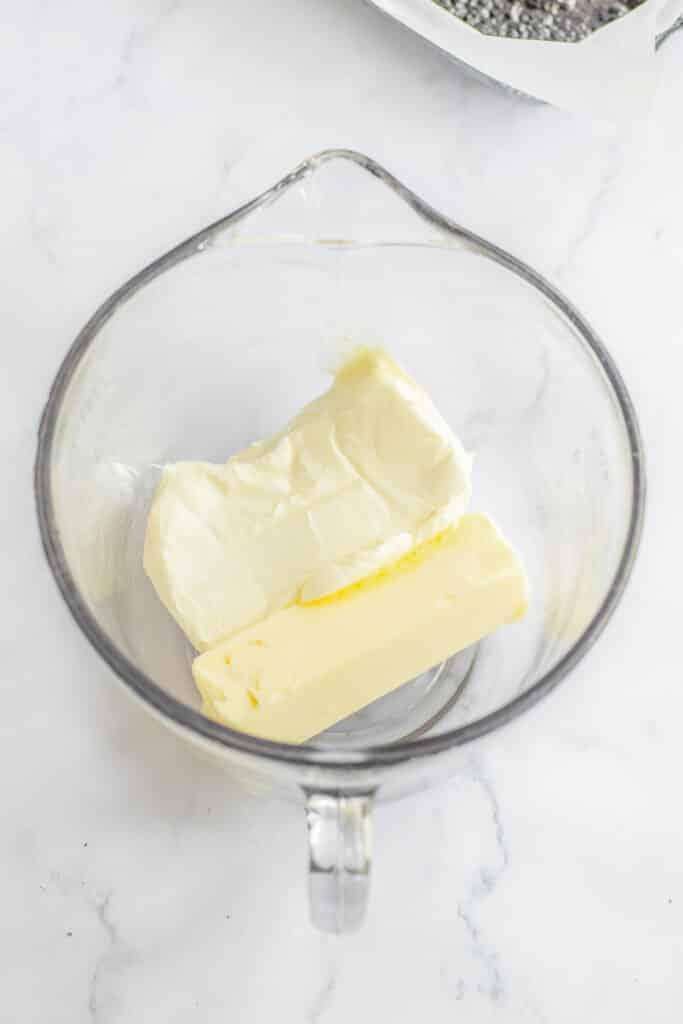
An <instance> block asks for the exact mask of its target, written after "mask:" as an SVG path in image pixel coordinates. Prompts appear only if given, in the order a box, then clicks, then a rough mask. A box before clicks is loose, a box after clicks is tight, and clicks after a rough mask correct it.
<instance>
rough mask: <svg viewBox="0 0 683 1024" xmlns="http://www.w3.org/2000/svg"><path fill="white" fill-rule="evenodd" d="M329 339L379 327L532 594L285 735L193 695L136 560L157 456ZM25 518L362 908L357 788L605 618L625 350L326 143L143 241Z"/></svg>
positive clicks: (485, 720) (70, 579)
mask: <svg viewBox="0 0 683 1024" xmlns="http://www.w3.org/2000/svg"><path fill="white" fill-rule="evenodd" d="M345 339H352V340H353V341H354V342H357V343H365V344H370V345H373V344H384V345H386V346H387V347H388V348H389V349H390V350H391V352H392V353H393V354H394V355H395V356H396V357H397V358H398V359H399V360H400V361H401V362H402V363H403V364H404V365H405V366H406V368H407V369H408V371H409V372H410V373H411V374H413V375H414V376H415V377H416V378H417V380H418V381H419V382H420V384H422V385H423V386H424V388H425V389H426V390H427V392H428V393H429V394H430V395H431V396H432V397H433V399H434V401H435V402H436V405H437V407H438V408H439V409H440V411H441V412H442V414H443V415H444V416H445V417H446V419H447V420H449V422H450V424H451V425H452V427H453V428H454V429H455V431H456V433H457V434H459V435H460V437H461V438H462V440H463V441H464V443H465V445H466V446H467V448H468V449H469V450H471V451H473V452H475V453H476V462H475V469H474V495H475V499H474V503H473V507H474V508H478V509H480V510H482V511H486V512H489V513H490V514H491V515H493V517H494V518H495V519H496V520H497V522H498V523H499V524H500V526H501V527H502V528H503V530H504V531H505V533H506V534H507V535H508V537H510V539H511V540H512V541H513V542H514V544H515V545H516V546H517V547H518V548H519V550H520V551H521V553H522V556H523V558H524V561H525V563H526V565H527V568H528V571H529V575H530V579H531V585H532V601H531V607H530V610H529V613H528V615H527V617H526V619H525V620H524V622H523V623H521V624H518V625H514V626H509V627H504V628H503V629H501V630H500V631H498V632H497V633H495V634H494V635H493V636H491V637H488V638H487V639H486V640H484V641H483V642H482V643H481V644H479V646H478V648H477V649H476V650H469V651H465V652H463V653H462V654H461V655H458V656H457V657H455V658H453V659H451V660H450V661H449V662H447V663H445V664H444V665H441V666H439V667H438V668H437V669H435V670H433V671H431V672H427V673H425V674H424V675H422V676H420V677H419V678H418V679H416V680H414V681H413V682H411V683H408V684H406V685H405V686H404V687H402V688H401V689H399V690H398V691H396V692H395V693H394V694H391V695H390V696H388V697H386V698H384V699H383V700H381V701H378V702H376V703H375V704H373V705H371V706H370V707H369V708H367V709H365V710H364V711H363V712H360V713H359V714H357V715H354V716H353V717H352V718H350V719H347V720H346V721H345V722H342V723H340V724H339V725H338V726H337V727H335V728H334V729H331V730H329V731H328V732H327V733H325V734H324V735H323V736H321V737H319V738H317V739H316V740H314V741H311V742H310V743H307V744H304V745H303V746H291V745H288V744H282V743H272V742H267V741H265V740H261V739H256V738H254V737H251V736H248V735H246V734H244V733H240V732H236V731H234V730H232V729H229V728H227V727H223V726H221V725H219V724H217V723H216V722H213V721H210V720H209V719H207V718H205V717H203V715H202V714H201V713H200V711H199V701H198V697H197V693H196V691H195V688H194V685H193V682H192V677H191V673H190V662H191V657H192V652H191V651H190V649H189V648H188V645H187V643H186V641H185V640H184V638H183V636H182V635H181V633H180V631H179V630H178V628H177V627H176V625H175V623H174V622H173V620H172V619H171V617H170V616H169V615H168V614H167V613H166V611H165V610H164V608H163V607H162V605H161V603H160V602H159V601H158V599H157V597H156V595H155V593H154V592H153V590H152V587H151V584H150V583H149V582H148V580H147V578H146V576H145V575H144V573H143V570H142V542H143V533H144V526H145V519H146V514H147V509H148V507H149V501H150V496H151V493H152V491H153V489H154V486H155V484H156V481H157V479H158V476H159V473H160V470H161V468H162V467H163V465H164V464H165V463H168V462H172V461H175V460H178V459H209V460H216V461H223V460H225V458H227V457H228V456H229V455H230V454H231V453H234V452H236V451H238V450H239V449H242V448H244V447H245V445H247V444H249V443H250V442H252V441H255V440H257V439H259V438H262V437H265V436H267V435H269V434H270V433H272V432H274V431H275V430H277V429H278V428H279V427H281V426H282V425H283V423H284V422H285V421H286V420H287V419H288V418H289V417H290V416H291V415H292V414H293V413H295V412H296V411H297V410H298V409H299V408H300V407H301V406H302V405H303V404H305V403H306V402H308V401H310V399H311V398H312V397H313V396H314V395H316V394H317V393H320V392H321V391H322V390H324V389H325V388H326V387H327V386H328V383H329V377H328V373H327V370H328V368H329V366H330V365H331V364H332V363H333V362H334V359H335V357H336V356H337V355H338V352H339V348H340V347H341V346H342V345H343V343H344V341H345ZM36 494H37V507H38V515H39V520H40V529H41V531H42V538H43V543H44V546H45V550H46V553H47V557H48V560H49V563H50V565H51V567H52V570H53V572H54V575H55V579H56V581H57V584H58V586H59V588H60V590H61V592H62V594H63V596H64V599H65V600H66V602H67V604H68V606H69V608H70V609H71V612H72V614H73V616H74V618H75V620H76V622H77V623H78V625H79V626H80V628H81V629H82V630H83V632H84V633H85V635H86V636H87V638H88V639H89V641H90V642H91V644H92V645H93V646H94V647H95V648H96V650H97V651H98V652H99V653H100V655H101V656H102V658H103V659H104V661H105V662H106V663H107V664H108V665H109V666H110V667H111V669H113V671H114V673H115V675H116V676H118V678H119V679H120V680H121V682H122V683H123V684H124V686H125V687H126V689H127V690H128V692H129V693H130V694H132V695H133V696H134V697H136V698H137V699H138V700H139V701H140V703H141V704H142V705H143V706H144V707H145V708H147V709H148V710H149V711H151V712H153V713H154V714H156V715H157V716H158V717H159V718H160V719H161V720H162V721H163V722H164V723H165V724H166V725H168V726H170V727H171V728H173V729H174V730H175V731H176V732H177V733H178V734H179V735H180V736H182V737H183V738H184V739H187V740H189V741H191V742H192V743H194V744H195V745H198V746H200V747H201V748H202V749H203V750H205V751H208V752H210V753H211V754H213V755H215V756H216V757H218V758H221V759H222V760H223V761H224V762H225V767H226V769H228V770H230V771H231V772H235V773H238V774H240V775H241V776H242V777H243V778H244V779H245V780H246V781H248V782H251V783H256V784H259V785H261V786H263V785H264V784H265V785H267V786H269V787H274V788H277V789H278V790H279V791H280V792H282V793H283V794H284V795H286V796H294V797H295V798H296V799H297V800H300V801H302V803H303V804H304V806H305V808H306V814H307V820H308V834H309V841H310V844H309V845H310V869H311V873H310V892H311V898H312V911H313V920H314V922H315V923H316V924H317V925H318V926H319V927H321V928H325V929H328V930H335V931H339V930H345V929H350V928H352V927H355V926H356V925H358V923H359V922H360V920H361V919H362V915H363V909H364V906H365V901H366V898H367V882H368V872H369V864H370V845H369V844H370V810H371V806H372V803H373V801H376V800H383V799H389V798H393V797H396V796H398V795H401V794H403V793H407V792H410V791H414V790H417V789H419V788H420V787H423V786H426V785H431V784H432V783H433V782H435V781H436V780H437V779H438V778H440V777H443V776H446V775H448V774H449V773H453V772H455V771H457V769H458V764H459V759H460V758H461V757H462V756H463V754H462V748H463V746H464V745H465V744H468V743H471V742H472V741H474V740H476V739H477V738H478V737H481V736H482V735H484V734H485V733H488V732H490V731H491V730H493V729H496V728H498V727H499V726H501V725H503V724H505V723H506V722H508V721H510V720H511V719H512V718H514V717H515V716H516V715H518V714H520V713H521V712H522V711H524V710H525V709H526V708H529V707H531V706H532V705H533V704H534V703H535V702H536V701H537V700H539V699H540V698H541V697H542V696H544V695H545V694H547V693H548V692H549V691H550V690H552V688H553V687H554V686H556V685H557V683H558V682H559V681H560V680H561V679H563V678H564V677H565V676H566V675H567V673H568V672H569V670H570V669H571V668H572V666H574V665H575V664H576V663H577V662H578V660H579V659H580V658H582V657H583V655H584V654H585V653H586V652H587V651H588V649H589V648H590V646H591V644H592V643H593V642H594V641H595V640H596V638H597V637H598V636H599V634H600V632H601V631H602V629H603V628H604V626H605V623H606V622H607V620H608V618H609V616H610V614H611V613H612V611H613V610H614V608H615V606H616V604H617V602H618V600H619V597H620V595H621V593H622V591H623V589H624V586H625V584H626V581H627V579H628V576H629V572H630V569H631V566H632V564H633V560H634V557H635V554H636V549H637V545H638V538H639V534H640V529H641V523H642V516H643V499H644V477H643V468H642V448H641V441H640V437H639V432H638V426H637V423H636V418H635V414H634V411H633V407H632V405H631V402H630V399H629V396H628V394H627V392H626V389H625V387H624V384H623V383H622V380H621V378H620V376H619V373H618V371H617V369H616V367H615V365H614V363H613V362H612V359H611V358H610V356H609V354H608V353H607V352H606V350H605V348H604V346H603V345H602V344H601V342H600V341H599V340H598V338H597V337H596V335H595V333H594V332H593V330H592V329H591V328H590V327H589V325H588V324H587V323H586V322H585V320H584V319H583V318H582V317H581V316H580V314H579V313H578V312H577V311H576V310H575V309H574V308H573V307H572V306H571V305H570V304H569V303H568V302H567V301H566V300H565V299H564V298H563V297H562V295H560V294H559V293H558V292H557V291H556V290H555V289H554V288H553V287H552V286H551V285H550V284H549V283H548V282H547V281H545V280H544V279H543V278H542V277H540V276H539V275H538V274H536V273H535V272H534V271H533V270H531V269H530V268H529V267H527V266H525V265H523V264H522V263H520V262H519V261H518V260H516V259H514V258H513V257H512V256H510V255H508V254H507V253H505V252H503V251H502V250H500V249H498V248H497V247H496V246H494V245H491V244H490V243H488V242H486V241H484V240H483V239H481V238H478V237H477V236H475V235H473V234H472V233H471V232H469V231H466V230H464V229H463V228H461V227H459V226H458V225H456V224H454V223H452V222H451V221H449V220H448V219H447V218H446V217H443V216H442V215H440V214H439V213H437V212H436V211H434V210H433V209H431V208H430V207H429V206H428V205H427V204H426V203H424V202H423V201H422V200H421V199H419V198H418V197H417V196H416V195H415V194H414V193H412V192H410V191H409V190H408V189H407V188H405V187H404V186H403V185H401V184H400V183H399V182H398V181H397V180H396V179H395V178H394V177H392V175H390V174H389V173H387V172H386V171H385V170H383V169H382V168H381V167H379V166H378V165H377V164H376V163H374V162H373V161H372V160H369V159H368V158H366V157H364V156H361V155H359V154H357V153H352V152H346V151H330V152H325V153H321V154H319V155H318V156H315V157H313V158H311V159H310V160H307V161H306V162H305V163H303V164H301V166H300V167H298V168H297V169H296V170H295V171H294V172H293V173H291V174H289V175H288V176H287V177H286V178H284V179H283V180H282V181H280V182H278V184H277V185H275V186H274V187H273V188H271V189H269V190H268V191H267V192H266V193H264V194H263V195H261V196H259V197H258V198H257V199H255V200H254V201H253V202H250V203H247V204H246V205H245V206H243V207H242V208H241V209H239V210H236V211H235V212H234V213H231V214H230V215H228V216H227V217H225V218H223V219H222V220H220V221H217V222H216V223H215V224H212V225H211V226H209V227H208V228H205V229H204V230H203V231H200V232H199V233H198V234H197V235H195V236H194V237H192V238H190V239H188V240H187V241H186V242H183V243H182V244H181V245H179V246H177V247H176V248H175V249H173V250H172V251H171V252H169V253H167V254H166V255H165V256H162V257H161V258H160V259H158V260H157V261H156V262H154V263H152V264H151V265H150V266H148V267H146V268H145V269H144V270H142V271H141V272H140V273H139V274H137V275H136V276H135V277H134V278H132V279H131V280H130V281H129V282H128V283H127V284H125V285H123V287H121V288H120V289H119V290H118V291H117V292H116V293H115V294H114V295H112V296H111V297H110V298H109V299H107V301H106V302H105V303H104V304H103V305H102V306H101V307H100V309H99V310H98V311H97V312H96V313H95V314H94V316H93V317H92V319H91V320H90V321H89V322H88V323H87V324H86V326H85V327H84V328H83V330H82V331H81V333H80V334H79V336H78V338H77V339H76V341H75V342H74V344H73V346H72V347H71V349H70V351H69V352H68V354H67V356H66V358H65V360H64V362H63V364H62V366H61V368H60V370H59V373H58V374H57V377H56V379H55V382H54V385H53V387H52V390H51V392H50V396H49V399H48V402H47V405H46V408H45V412H44V415H43V419H42V423H41V427H40V437H39V446H38V454H37V462H36Z"/></svg>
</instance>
